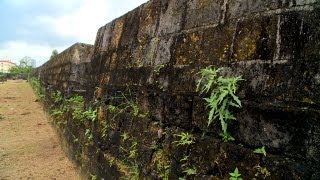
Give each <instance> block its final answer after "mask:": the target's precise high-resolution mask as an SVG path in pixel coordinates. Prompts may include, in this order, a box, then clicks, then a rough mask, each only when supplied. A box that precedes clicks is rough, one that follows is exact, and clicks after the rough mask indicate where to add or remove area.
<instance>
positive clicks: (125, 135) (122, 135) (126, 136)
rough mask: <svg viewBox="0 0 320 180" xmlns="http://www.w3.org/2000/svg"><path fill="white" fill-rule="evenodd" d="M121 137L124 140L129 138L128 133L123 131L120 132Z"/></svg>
mask: <svg viewBox="0 0 320 180" xmlns="http://www.w3.org/2000/svg"><path fill="white" fill-rule="evenodd" d="M121 137H122V141H126V140H127V139H129V134H128V133H126V132H124V133H122V134H121Z"/></svg>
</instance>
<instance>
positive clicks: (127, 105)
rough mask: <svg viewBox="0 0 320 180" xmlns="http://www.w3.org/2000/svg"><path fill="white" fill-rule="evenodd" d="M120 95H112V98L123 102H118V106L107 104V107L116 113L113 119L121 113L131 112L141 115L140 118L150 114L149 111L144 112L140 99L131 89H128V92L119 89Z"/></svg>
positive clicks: (137, 115) (134, 114)
mask: <svg viewBox="0 0 320 180" xmlns="http://www.w3.org/2000/svg"><path fill="white" fill-rule="evenodd" d="M119 92H120V95H118V96H115V97H112V98H110V99H112V100H120V101H122V103H120V104H118V105H117V106H115V105H112V104H109V105H107V109H108V110H109V111H110V112H112V113H115V115H114V116H113V118H112V119H114V118H115V117H116V116H118V115H119V114H121V113H124V112H129V113H131V114H132V115H133V116H136V117H139V118H142V119H144V118H146V117H148V116H149V112H142V111H141V109H140V108H139V106H138V102H137V101H138V100H137V98H136V97H134V96H133V95H132V93H131V90H130V89H129V90H128V93H127V94H125V93H123V92H122V91H119Z"/></svg>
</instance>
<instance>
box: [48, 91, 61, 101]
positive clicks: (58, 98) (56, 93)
mask: <svg viewBox="0 0 320 180" xmlns="http://www.w3.org/2000/svg"><path fill="white" fill-rule="evenodd" d="M51 98H53V101H54V103H60V102H62V101H63V96H62V93H61V92H60V91H53V92H52V93H51Z"/></svg>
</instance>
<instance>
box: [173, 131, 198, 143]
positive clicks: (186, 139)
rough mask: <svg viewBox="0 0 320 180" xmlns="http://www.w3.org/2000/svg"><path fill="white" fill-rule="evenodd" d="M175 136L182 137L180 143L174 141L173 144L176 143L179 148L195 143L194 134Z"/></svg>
mask: <svg viewBox="0 0 320 180" xmlns="http://www.w3.org/2000/svg"><path fill="white" fill-rule="evenodd" d="M175 136H177V137H180V139H179V140H178V141H174V142H173V143H176V144H177V145H178V146H179V145H181V146H184V145H190V144H193V143H194V140H195V138H194V137H193V135H192V134H189V133H184V132H182V133H180V134H176V135H175Z"/></svg>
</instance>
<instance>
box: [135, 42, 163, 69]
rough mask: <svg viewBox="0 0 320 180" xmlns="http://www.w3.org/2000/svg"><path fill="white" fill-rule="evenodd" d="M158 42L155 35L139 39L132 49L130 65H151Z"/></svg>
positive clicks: (153, 61)
mask: <svg viewBox="0 0 320 180" xmlns="http://www.w3.org/2000/svg"><path fill="white" fill-rule="evenodd" d="M158 44H159V38H157V37H156V38H152V39H150V40H149V39H145V41H140V42H139V44H138V45H137V46H135V47H134V49H133V54H132V58H133V59H132V64H131V65H132V66H133V67H142V66H153V65H154V63H155V56H156V51H157V48H158Z"/></svg>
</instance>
